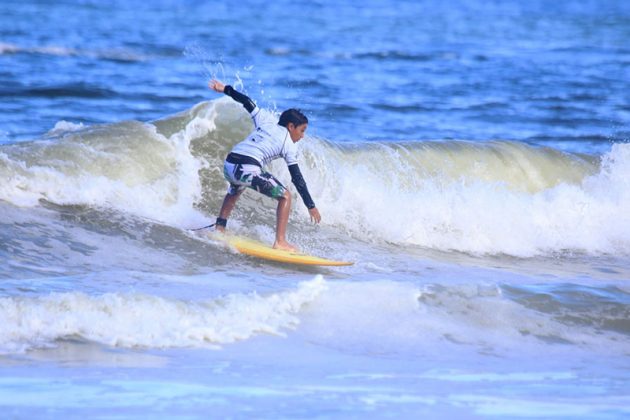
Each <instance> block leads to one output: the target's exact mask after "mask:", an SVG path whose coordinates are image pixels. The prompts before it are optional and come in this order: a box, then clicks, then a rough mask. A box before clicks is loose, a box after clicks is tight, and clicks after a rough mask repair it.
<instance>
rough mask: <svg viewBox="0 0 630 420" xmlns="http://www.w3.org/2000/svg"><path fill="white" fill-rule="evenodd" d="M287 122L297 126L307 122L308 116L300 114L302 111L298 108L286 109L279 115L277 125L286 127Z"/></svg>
mask: <svg viewBox="0 0 630 420" xmlns="http://www.w3.org/2000/svg"><path fill="white" fill-rule="evenodd" d="M289 123H293V125H294V126H296V127H297V126H299V125H302V124H308V118H306V115H304V114H302V111H300V110H299V109H295V108H291V109H287V110H286V111H284V112H283V113H282V115H280V121H278V125H281V126H283V127H287V126H288V125H289Z"/></svg>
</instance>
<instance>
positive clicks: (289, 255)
mask: <svg viewBox="0 0 630 420" xmlns="http://www.w3.org/2000/svg"><path fill="white" fill-rule="evenodd" d="M208 237H209V238H210V239H212V240H215V241H221V242H223V243H225V244H227V245H229V246H231V247H232V248H234V249H236V250H237V251H238V252H240V253H241V254H245V255H249V256H252V257H257V258H262V259H265V260H269V261H278V262H284V263H290V264H300V265H325V266H344V265H352V264H354V263H352V262H346V261H334V260H329V259H326V258H320V257H314V256H312V255H306V254H300V253H296V252H290V251H285V250H282V249H274V248H272V247H270V246H267V245H265V244H263V243H262V242H258V241H255V240H253V239H249V238H245V237H242V236H235V235H227V234H220V233H214V232H213V233H209V234H208Z"/></svg>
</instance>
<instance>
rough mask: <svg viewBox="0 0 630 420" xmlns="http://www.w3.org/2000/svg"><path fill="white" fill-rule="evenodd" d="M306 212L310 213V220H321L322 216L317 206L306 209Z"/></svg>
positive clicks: (316, 221)
mask: <svg viewBox="0 0 630 420" xmlns="http://www.w3.org/2000/svg"><path fill="white" fill-rule="evenodd" d="M308 214H310V215H311V222H313V223H319V222H320V221H321V220H322V216H321V215H320V214H319V210H317V207H313V208H312V209H308Z"/></svg>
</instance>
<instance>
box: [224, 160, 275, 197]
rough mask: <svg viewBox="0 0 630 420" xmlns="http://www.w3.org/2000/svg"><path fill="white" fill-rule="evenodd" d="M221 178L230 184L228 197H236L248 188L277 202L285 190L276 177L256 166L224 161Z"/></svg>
mask: <svg viewBox="0 0 630 420" xmlns="http://www.w3.org/2000/svg"><path fill="white" fill-rule="evenodd" d="M223 176H224V177H225V179H226V180H227V181H228V182H229V183H230V186H229V187H228V191H227V193H228V194H229V195H236V194H238V193H240V192H242V191H243V190H244V189H245V188H247V187H249V188H251V189H253V190H256V191H258V192H260V193H263V194H265V195H266V196H267V197H271V198H275V199H276V200H279V199H280V198H282V197H283V196H284V193H285V191H286V190H287V189H286V188H285V186H284V185H282V183H281V182H280V181H278V180H277V179H276V177H274V176H273V175H271V174H270V173H269V172H265V171H263V170H262V168H261V167H260V166H258V165H249V164H242V163H231V162H228V161H225V163H224V165H223Z"/></svg>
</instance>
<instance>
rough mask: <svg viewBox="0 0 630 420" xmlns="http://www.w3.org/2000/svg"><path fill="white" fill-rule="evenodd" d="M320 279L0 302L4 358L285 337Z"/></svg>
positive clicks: (319, 285)
mask: <svg viewBox="0 0 630 420" xmlns="http://www.w3.org/2000/svg"><path fill="white" fill-rule="evenodd" d="M325 288H326V282H325V281H324V279H323V278H322V277H321V276H317V277H316V278H314V279H313V280H310V281H306V282H302V283H300V284H299V285H298V288H297V289H296V290H292V291H286V292H281V293H275V294H271V295H268V296H261V295H258V294H256V293H251V294H232V295H228V296H225V297H223V298H218V299H211V300H205V301H196V302H190V301H181V300H173V299H166V298H161V297H157V296H149V295H141V294H124V293H107V294H103V295H100V296H90V295H87V294H84V293H80V292H71V293H53V294H51V295H49V296H43V297H5V298H0V321H2V325H3V328H2V330H0V353H5V354H7V353H9V354H11V353H20V352H24V351H27V350H29V349H33V348H39V347H50V346H54V345H55V344H54V343H55V341H57V340H63V339H65V338H68V337H79V338H81V339H85V340H90V341H95V342H98V343H102V344H106V345H111V346H120V347H151V348H166V347H198V346H207V345H222V344H228V343H233V342H235V341H239V340H246V339H248V338H250V337H252V336H254V335H257V334H262V333H267V334H276V335H282V331H283V330H285V329H287V328H293V327H294V326H295V325H297V324H298V323H299V322H300V321H299V319H298V317H297V314H298V313H299V312H300V310H301V308H302V307H303V306H304V305H306V304H308V303H309V302H312V301H313V300H314V299H316V298H317V297H318V296H319V294H320V293H321V292H322V291H323V290H325Z"/></svg>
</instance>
